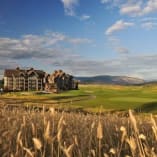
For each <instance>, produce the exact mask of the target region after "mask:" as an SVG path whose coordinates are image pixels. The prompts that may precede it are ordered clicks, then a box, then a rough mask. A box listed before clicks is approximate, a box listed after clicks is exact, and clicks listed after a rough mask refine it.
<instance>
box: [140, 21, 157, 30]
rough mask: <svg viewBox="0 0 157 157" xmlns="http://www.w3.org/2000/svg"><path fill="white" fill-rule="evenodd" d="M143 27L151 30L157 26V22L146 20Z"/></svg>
mask: <svg viewBox="0 0 157 157" xmlns="http://www.w3.org/2000/svg"><path fill="white" fill-rule="evenodd" d="M141 27H142V28H145V29H147V30H151V29H154V28H157V22H144V23H142V24H141Z"/></svg>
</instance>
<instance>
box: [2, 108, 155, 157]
mask: <svg viewBox="0 0 157 157" xmlns="http://www.w3.org/2000/svg"><path fill="white" fill-rule="evenodd" d="M128 115H129V117H121V118H120V117H118V116H117V115H116V114H114V115H110V114H106V115H103V116H102V115H91V114H87V115H84V114H82V113H79V114H76V113H75V114H74V113H70V114H69V113H64V112H63V113H58V112H56V111H55V110H54V108H50V109H49V111H47V112H45V111H44V108H43V111H41V112H35V111H32V110H31V111H26V110H23V109H17V110H16V109H13V110H8V109H7V110H6V109H5V108H1V109H0V125H1V127H0V156H1V157H156V156H157V147H156V146H157V117H155V115H154V116H148V115H147V116H143V115H142V117H141V116H136V117H135V116H134V115H133V113H132V111H129V114H128Z"/></svg>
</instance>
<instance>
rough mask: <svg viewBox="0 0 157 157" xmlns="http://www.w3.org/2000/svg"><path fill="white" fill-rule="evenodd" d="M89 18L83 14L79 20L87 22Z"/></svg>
mask: <svg viewBox="0 0 157 157" xmlns="http://www.w3.org/2000/svg"><path fill="white" fill-rule="evenodd" d="M90 18H91V17H90V16H89V15H86V14H84V15H82V16H80V20H84V21H85V20H89V19H90Z"/></svg>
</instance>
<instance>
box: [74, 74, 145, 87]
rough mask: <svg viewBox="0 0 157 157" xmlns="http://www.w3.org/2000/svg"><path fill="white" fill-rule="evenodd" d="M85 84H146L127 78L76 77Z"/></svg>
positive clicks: (136, 79)
mask: <svg viewBox="0 0 157 157" xmlns="http://www.w3.org/2000/svg"><path fill="white" fill-rule="evenodd" d="M76 79H78V80H80V83H83V84H88V83H91V84H117V85H138V84H144V83H145V81H144V80H143V79H140V78H135V77H127V76H109V75H102V76H93V77H76Z"/></svg>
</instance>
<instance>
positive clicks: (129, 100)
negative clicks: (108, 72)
mask: <svg viewBox="0 0 157 157" xmlns="http://www.w3.org/2000/svg"><path fill="white" fill-rule="evenodd" d="M0 100H1V101H4V102H5V103H6V104H9V103H12V104H15V103H17V104H25V105H26V104H27V105H28V104H36V105H41V104H42V105H43V104H44V105H55V107H64V108H70V109H77V108H78V109H82V110H87V111H99V110H100V108H101V109H102V110H107V111H108V110H109V111H115V110H116V111H122V110H128V109H136V110H137V111H142V112H157V86H155V85H150V86H146V85H145V86H117V85H80V89H79V90H72V91H67V92H63V93H60V94H42V93H36V92H29V93H28V92H18V93H8V94H4V95H2V96H0Z"/></svg>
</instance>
